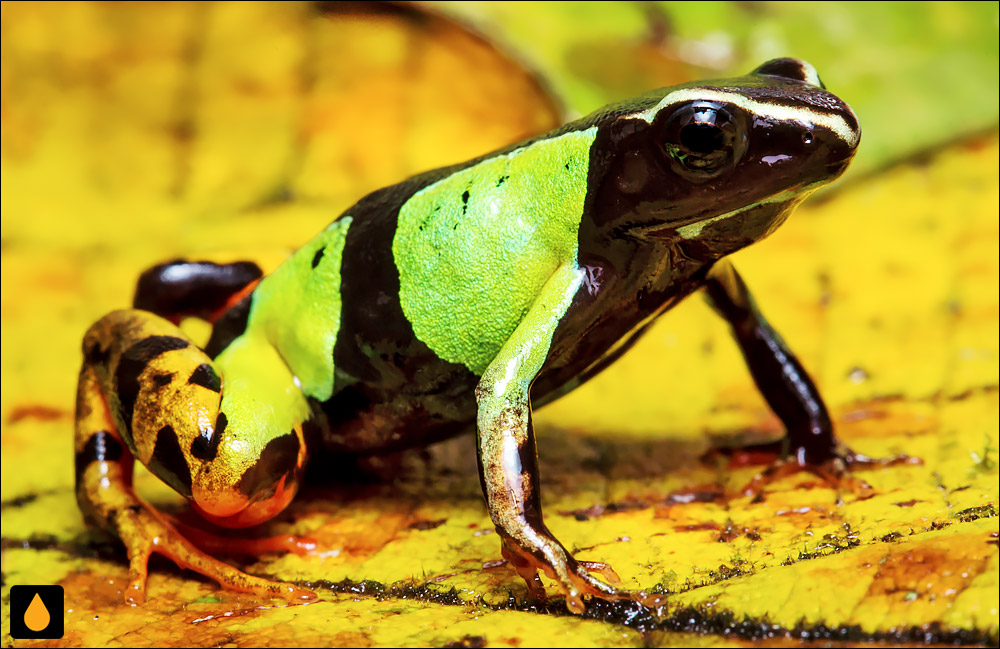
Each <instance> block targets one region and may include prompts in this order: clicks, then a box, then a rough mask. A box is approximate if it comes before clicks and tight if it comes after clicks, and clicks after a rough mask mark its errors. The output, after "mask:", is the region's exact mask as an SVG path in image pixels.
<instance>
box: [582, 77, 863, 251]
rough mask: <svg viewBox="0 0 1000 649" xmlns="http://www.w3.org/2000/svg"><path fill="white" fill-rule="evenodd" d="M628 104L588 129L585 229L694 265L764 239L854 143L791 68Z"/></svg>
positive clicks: (839, 107) (848, 126)
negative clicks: (663, 247) (636, 240)
mask: <svg viewBox="0 0 1000 649" xmlns="http://www.w3.org/2000/svg"><path fill="white" fill-rule="evenodd" d="M637 102H638V103H634V102H633V103H630V104H623V105H620V106H617V107H614V108H613V109H612V110H610V111H608V112H607V113H606V114H605V115H604V116H601V117H599V118H598V120H599V124H600V125H601V126H602V128H601V129H600V131H601V134H599V135H598V140H599V141H598V143H597V144H595V146H597V147H598V150H600V151H602V152H603V153H604V154H605V157H604V163H603V165H601V166H602V167H603V169H602V171H603V176H602V178H601V179H600V181H599V184H598V185H597V187H598V189H597V192H596V194H595V195H594V196H593V197H592V198H593V200H594V201H595V203H594V205H593V207H594V209H593V210H592V213H594V214H595V215H597V216H596V217H595V221H597V225H598V226H599V227H600V226H605V227H607V226H610V227H611V228H613V229H614V230H615V231H616V232H617V233H618V234H623V235H626V236H627V235H632V236H638V237H643V238H646V237H648V238H659V239H668V240H674V241H680V242H683V243H685V244H686V246H685V247H686V249H687V250H688V251H689V253H690V254H694V255H697V256H698V257H704V258H718V257H721V256H722V255H725V254H728V253H729V252H733V251H734V250H737V249H739V248H742V247H744V246H746V245H748V244H750V243H752V242H754V241H756V240H758V239H761V238H763V237H765V236H767V235H768V234H770V233H771V232H772V231H773V230H774V229H775V228H776V227H777V226H779V225H780V224H781V223H782V222H783V221H784V220H785V218H786V217H787V215H788V213H789V212H790V211H791V209H792V208H793V207H794V206H795V205H796V204H798V203H799V202H800V201H801V200H802V199H803V198H805V196H806V195H808V194H809V193H810V192H812V191H813V190H815V189H816V188H818V187H820V186H822V185H825V184H827V183H829V182H831V181H833V180H834V179H836V178H837V177H838V176H840V175H841V174H842V173H843V171H844V169H846V168H847V165H848V164H849V163H850V161H851V158H852V157H853V156H854V152H855V150H856V148H857V146H858V141H859V140H860V136H861V132H860V128H859V126H858V120H857V117H856V116H855V115H854V113H853V112H852V111H851V109H850V107H848V105H847V104H845V103H844V102H843V101H841V100H840V99H839V98H837V97H836V96H834V95H833V94H831V93H829V92H827V91H826V90H825V88H824V86H823V84H822V83H821V82H820V80H819V77H818V75H817V74H816V71H815V70H814V69H813V67H812V66H811V65H809V64H808V63H806V62H804V61H799V60H796V59H776V60H773V61H768V62H767V63H765V64H763V65H761V66H760V67H759V68H757V69H756V70H754V71H753V72H752V73H750V74H749V75H747V76H745V77H739V78H736V79H726V80H721V81H716V82H709V83H698V84H689V85H686V86H680V87H675V88H669V89H666V90H660V91H655V92H652V93H648V94H647V95H644V96H643V97H640V98H639V99H638V100H637ZM637 108H638V109H637ZM601 139H603V140H604V142H603V143H601V142H600V140H601Z"/></svg>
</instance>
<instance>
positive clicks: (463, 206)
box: [462, 189, 469, 216]
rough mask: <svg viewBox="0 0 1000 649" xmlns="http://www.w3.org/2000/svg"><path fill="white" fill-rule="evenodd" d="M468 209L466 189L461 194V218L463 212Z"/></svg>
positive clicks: (467, 192)
mask: <svg viewBox="0 0 1000 649" xmlns="http://www.w3.org/2000/svg"><path fill="white" fill-rule="evenodd" d="M467 209H469V190H468V189H466V190H465V191H464V192H462V216H465V210H467Z"/></svg>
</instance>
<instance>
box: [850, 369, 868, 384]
mask: <svg viewBox="0 0 1000 649" xmlns="http://www.w3.org/2000/svg"><path fill="white" fill-rule="evenodd" d="M847 378H849V379H850V380H851V383H853V384H854V385H861V384H862V383H864V382H865V381H867V380H868V372H866V371H865V369H864V368H863V367H854V368H852V369H851V371H850V372H849V373H848V374H847Z"/></svg>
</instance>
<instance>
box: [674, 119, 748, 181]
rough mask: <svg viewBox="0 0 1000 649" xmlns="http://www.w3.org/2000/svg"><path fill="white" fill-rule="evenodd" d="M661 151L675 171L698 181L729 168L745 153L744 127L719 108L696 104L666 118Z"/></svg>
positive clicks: (707, 178) (713, 176) (712, 176)
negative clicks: (662, 149) (662, 150)
mask: <svg viewBox="0 0 1000 649" xmlns="http://www.w3.org/2000/svg"><path fill="white" fill-rule="evenodd" d="M663 147H664V151H665V152H666V154H667V157H668V158H669V160H670V162H671V166H672V167H673V168H674V170H675V171H677V172H678V173H680V174H681V175H683V176H684V177H685V178H687V179H689V180H692V181H695V182H699V181H704V180H709V179H711V178H715V177H716V176H718V175H719V174H721V173H722V172H723V171H725V170H726V169H731V168H732V167H733V165H735V164H736V162H738V161H739V159H740V157H742V155H743V152H744V150H746V133H745V131H744V129H743V126H742V125H741V124H740V123H738V122H737V121H736V120H734V119H733V118H732V116H731V115H730V114H729V113H728V112H727V111H726V110H725V109H724V108H722V107H721V106H719V105H718V104H715V103H711V102H695V103H691V104H688V105H686V106H681V107H680V108H678V109H677V110H675V111H674V112H673V114H672V115H671V116H670V117H669V118H668V119H667V122H666V125H665V130H664V141H663Z"/></svg>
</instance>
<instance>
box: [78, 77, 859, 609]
mask: <svg viewBox="0 0 1000 649" xmlns="http://www.w3.org/2000/svg"><path fill="white" fill-rule="evenodd" d="M860 134H861V133H860V126H859V123H858V119H857V117H856V115H855V114H854V112H853V111H852V110H851V108H850V107H849V106H848V105H847V104H846V103H845V102H844V101H842V100H841V99H840V98H838V97H837V96H836V95H834V94H832V93H831V92H829V91H828V90H826V87H825V86H824V84H823V83H822V82H821V81H820V79H819V76H818V74H817V72H816V70H815V68H813V66H811V65H810V64H808V63H806V62H805V61H801V60H798V59H792V58H782V59H775V60H771V61H768V62H766V63H764V64H762V65H760V66H759V67H757V68H756V69H755V70H753V71H752V72H751V73H749V74H748V75H745V76H741V77H736V78H729V79H721V80H716V81H707V82H692V83H687V84H683V85H678V86H673V87H669V88H662V89H658V90H654V91H650V92H647V93H645V94H643V95H640V96H638V97H635V98H632V99H628V100H624V101H620V102H617V103H613V104H611V105H608V106H606V107H604V108H601V109H600V110H597V111H596V112H594V113H592V114H590V115H587V116H586V117H582V118H580V119H577V120H575V121H571V122H569V123H567V124H565V125H564V126H562V127H560V128H557V129H555V130H553V131H551V132H549V133H546V134H544V135H539V136H536V137H532V138H530V139H527V140H524V141H522V142H518V143H516V144H512V145H510V146H506V147H504V148H501V149H499V150H497V151H494V152H492V153H487V154H485V155H482V156H480V157H478V158H475V159H473V160H470V161H468V162H465V163H461V164H456V165H452V166H448V167H444V168H440V169H435V170H432V171H428V172H425V173H421V174H419V175H416V176H413V177H411V178H409V179H406V180H403V181H402V182H399V183H397V184H394V185H391V186H389V187H385V188H383V189H379V190H377V191H374V192H372V193H370V194H368V195H367V196H364V197H363V198H361V199H360V200H359V201H358V202H357V203H355V204H354V205H353V206H351V207H350V208H348V209H346V210H345V211H343V213H342V214H340V215H339V216H338V217H337V218H336V219H334V220H333V221H332V223H331V224H330V225H329V226H328V227H326V228H325V229H324V230H323V231H322V232H320V233H319V234H318V235H317V236H316V237H315V238H314V239H312V240H311V241H309V242H308V243H307V244H306V245H305V246H303V247H302V248H301V249H299V250H298V251H296V252H294V253H293V254H292V255H291V256H290V257H289V258H288V259H287V260H286V261H285V262H284V263H283V264H281V265H280V266H279V267H278V268H277V269H276V270H274V272H272V273H271V274H269V275H266V276H265V275H264V274H263V273H262V271H261V270H260V268H259V267H258V266H257V265H256V264H254V263H252V262H235V263H228V264H217V263H214V262H208V261H189V260H184V259H177V260H174V261H171V262H167V263H164V264H160V265H158V266H154V267H153V268H151V269H149V270H148V271H146V272H144V273H143V274H142V275H141V276H140V278H139V281H138V284H137V288H136V292H135V299H134V301H133V305H132V308H130V309H121V310H117V311H114V312H112V313H110V314H108V315H106V316H104V317H103V318H101V319H100V320H98V321H97V322H96V323H95V324H94V325H93V326H92V327H91V328H90V329H89V330H88V331H87V332H86V334H85V336H84V339H83V345H82V347H83V364H82V368H81V372H80V378H79V383H78V391H77V410H76V420H75V421H76V432H75V457H76V495H77V500H78V503H79V506H80V509H81V511H82V512H83V515H84V518H85V519H86V521H87V522H88V523H89V524H90V525H92V526H95V527H97V528H100V529H101V530H104V531H106V532H108V533H110V534H112V535H113V536H115V537H117V538H118V539H120V540H121V541H122V542H123V543H124V545H125V548H126V551H127V554H128V558H129V582H128V587H127V588H126V589H125V596H126V599H128V601H130V602H132V603H139V602H142V601H143V600H144V597H145V588H146V580H147V577H148V567H147V562H148V559H149V557H150V555H151V554H152V553H154V552H156V553H159V554H162V555H164V556H166V557H168V558H169V559H171V560H172V561H174V562H175V563H177V564H178V565H180V566H182V567H185V568H189V569H192V570H194V571H196V572H198V573H200V574H202V575H204V576H206V577H209V578H211V579H214V580H215V581H217V582H218V583H219V584H221V585H222V586H223V587H224V588H227V589H232V590H236V591H246V592H251V593H255V594H257V595H260V596H268V597H283V598H287V599H291V600H307V601H308V600H309V599H311V598H314V597H315V593H313V592H312V591H311V590H309V589H307V588H305V587H304V586H300V585H297V584H288V583H283V582H279V581H273V580H269V579H266V578H263V577H257V576H253V575H249V574H246V573H244V572H242V571H240V570H239V569H237V568H235V567H233V566H231V565H229V564H227V563H225V562H222V561H220V560H218V559H216V558H215V557H214V556H213V555H212V553H211V552H209V551H206V550H204V549H202V548H201V547H199V544H196V543H195V540H194V538H193V537H194V533H193V532H190V531H185V530H184V528H183V527H182V526H181V524H180V523H179V522H178V521H176V520H175V519H173V518H171V517H168V516H166V515H165V514H163V513H162V512H160V511H158V510H157V509H156V508H154V507H153V506H151V505H149V504H148V503H146V502H145V501H144V500H142V499H141V498H140V497H139V496H138V495H136V493H135V491H134V488H133V479H132V474H133V468H134V464H135V461H136V460H138V461H139V462H141V463H142V464H143V465H144V466H145V467H146V468H148V469H149V471H150V472H152V473H153V474H154V475H155V476H157V477H158V478H159V479H161V480H162V481H164V482H165V483H166V484H168V485H169V486H170V487H172V488H173V489H174V490H176V491H177V492H178V493H180V494H181V495H182V496H184V497H185V498H186V499H187V500H188V501H189V502H190V504H191V506H192V508H193V510H194V511H195V512H197V513H198V515H200V516H201V517H202V518H204V519H205V520H207V521H209V522H210V523H213V524H215V525H216V526H219V527H221V528H230V529H237V528H246V527H251V526H256V525H259V524H261V523H264V522H266V521H268V520H270V519H272V518H274V517H275V516H276V515H277V514H279V513H280V512H281V511H283V510H284V509H285V507H286V506H287V505H288V504H289V503H290V502H291V501H292V499H293V498H294V496H295V494H296V492H297V490H298V489H299V485H300V484H301V480H302V475H303V471H304V469H305V467H306V465H307V461H308V459H309V458H310V457H317V456H319V455H320V451H322V454H321V455H322V456H323V457H338V456H343V457H362V456H372V455H379V454H387V453H393V452H397V451H400V450H402V449H408V448H415V447H422V446H425V445H428V444H433V443H435V442H439V441H441V440H445V439H448V438H452V437H455V436H459V435H466V434H469V435H475V439H476V449H477V463H478V469H479V478H480V483H481V487H482V492H483V495H484V497H485V502H486V505H487V509H488V511H489V515H490V519H491V521H492V523H493V526H494V528H495V530H496V533H497V535H498V538H499V540H500V553H501V555H502V556H503V558H504V559H506V561H507V563H508V565H509V566H510V567H512V568H513V570H514V572H515V573H516V574H517V575H518V576H519V577H521V578H523V579H524V581H525V583H526V584H527V585H528V590H529V593H530V594H531V595H532V596H533V597H544V594H545V592H544V587H543V586H542V582H541V580H540V578H539V573H541V574H544V575H546V576H547V577H548V578H549V580H550V581H551V582H552V583H553V584H554V588H555V589H556V590H557V591H559V592H560V593H561V594H562V595H563V596H564V597H565V602H566V606H567V608H568V609H569V610H570V611H572V612H574V613H582V612H583V611H584V610H585V608H586V606H587V602H588V601H589V600H591V599H592V598H597V599H601V600H618V599H633V600H636V599H639V600H640V601H645V600H642V598H643V597H648V595H647V594H645V593H642V592H641V591H629V590H626V589H623V588H620V579H619V578H618V577H617V574H616V573H615V572H614V570H613V569H612V568H611V567H610V566H607V565H606V564H603V563H598V562H586V561H582V560H577V559H576V558H575V557H574V556H573V554H572V553H571V552H570V551H569V550H567V549H566V546H565V545H564V544H563V543H562V542H561V541H560V540H559V539H557V538H556V536H555V535H554V534H553V533H552V532H551V531H550V530H549V529H548V527H547V526H546V524H545V521H544V517H543V515H542V500H541V495H540V489H539V469H538V458H537V451H536V444H535V433H534V425H533V421H532V411H533V408H537V407H541V406H543V405H544V404H546V403H548V402H551V401H552V400H554V399H556V398H558V397H560V396H562V395H564V394H566V393H567V392H569V391H571V390H573V389H574V388H576V387H577V386H579V385H581V384H583V383H584V382H586V381H587V380H588V379H590V378H591V377H593V376H594V375H596V374H597V373H599V372H600V371H602V370H603V369H604V368H606V367H608V366H609V365H610V364H612V363H613V362H614V361H615V360H617V359H618V358H619V357H621V356H622V354H624V353H625V352H626V351H628V350H629V349H630V348H631V347H632V346H633V345H634V344H635V342H636V341H637V340H638V339H639V338H640V337H641V336H642V334H643V333H645V332H646V331H648V330H649V328H650V326H651V324H652V323H653V322H654V321H656V320H657V319H658V318H659V317H660V316H661V315H663V314H664V313H665V312H667V311H669V310H670V309H671V308H672V307H674V306H675V305H676V304H678V303H679V302H680V301H681V300H683V299H684V298H686V297H689V296H691V295H693V294H694V293H696V292H701V293H703V294H704V295H705V296H706V297H707V299H708V302H709V304H710V305H711V306H712V308H713V309H714V311H715V313H717V314H718V315H719V316H720V317H722V318H723V319H724V320H725V321H726V322H727V323H728V325H729V327H730V329H731V331H732V334H733V337H734V338H735V340H736V343H737V344H738V346H739V348H740V350H741V351H742V354H743V356H744V358H745V360H746V363H747V366H748V368H749V372H750V374H751V376H752V378H753V380H754V382H755V383H756V385H757V386H758V388H759V390H760V392H761V393H762V395H763V396H764V398H765V400H766V402H767V403H768V405H769V406H770V408H771V409H772V410H773V412H774V413H775V414H776V415H777V417H778V419H779V420H780V421H781V422H782V424H783V426H784V429H785V436H784V438H783V440H782V442H781V443H782V444H783V448H784V450H785V456H784V459H782V460H779V461H778V462H779V464H780V466H781V467H783V468H782V469H781V470H779V471H778V472H779V473H780V472H781V471H788V470H791V471H798V470H809V471H814V472H816V473H819V474H821V475H826V476H834V479H836V478H837V476H845V475H847V474H848V472H847V471H845V467H846V468H850V467H851V466H853V465H854V464H855V463H857V462H859V461H861V460H863V459H864V456H862V455H860V454H857V453H854V452H853V451H851V450H850V449H849V448H847V447H846V446H845V445H844V444H842V443H841V442H840V441H839V440H838V438H837V437H836V436H835V434H834V429H833V424H832V422H831V418H830V415H829V413H828V410H827V408H826V406H825V405H824V402H823V399H822V398H821V396H820V394H819V392H818V390H817V388H816V386H815V384H814V383H813V381H812V380H811V379H810V377H809V375H808V373H807V372H806V370H805V369H804V367H803V365H802V363H801V362H800V361H799V360H798V359H797V358H796V356H795V355H794V353H793V352H792V351H791V350H790V349H789V347H788V345H787V344H786V343H785V342H784V340H783V339H782V338H781V336H780V335H779V334H778V333H777V331H776V330H775V329H774V328H773V327H772V326H771V324H770V323H769V322H768V321H767V320H766V319H765V317H764V316H763V314H762V313H761V310H760V309H759V307H758V306H757V303H756V302H755V300H754V298H753V296H752V294H751V293H750V291H749V289H748V287H747V285H746V283H745V282H744V281H743V279H742V277H741V275H740V274H739V273H738V272H737V271H736V269H735V267H734V266H733V264H732V263H731V262H730V260H729V259H728V256H729V255H731V254H732V253H734V252H736V251H738V250H741V249H743V248H745V247H746V246H748V245H750V244H752V243H754V242H757V241H759V240H761V239H764V238H765V237H767V236H768V235H770V234H771V233H772V232H774V231H775V230H776V229H777V228H778V227H779V226H780V225H781V224H782V223H783V222H784V221H785V220H786V219H787V218H788V216H789V214H790V213H791V212H792V211H793V209H794V208H795V207H796V206H797V205H798V204H799V203H801V202H802V201H803V200H804V199H805V198H806V197H807V196H808V195H809V194H810V193H812V192H813V191H815V190H816V189H818V188H820V187H822V186H824V185H827V184H828V183H830V182H832V181H834V180H835V179H837V178H838V177H839V176H841V174H842V173H843V172H844V171H845V169H846V168H847V167H848V165H849V164H850V162H851V160H852V158H853V157H854V154H855V152H856V150H857V147H858V144H859V141H860ZM192 317H193V318H199V319H202V320H205V321H207V322H209V323H210V324H211V334H210V336H209V338H208V342H207V343H205V344H204V345H203V346H199V345H198V344H197V343H196V342H195V341H193V340H192V339H191V338H190V337H188V336H187V335H186V334H185V333H184V332H183V331H182V330H181V328H180V327H179V324H180V322H181V320H182V319H184V318H192ZM765 473H766V472H765ZM772 473H773V472H772ZM222 542H223V543H225V539H222Z"/></svg>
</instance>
